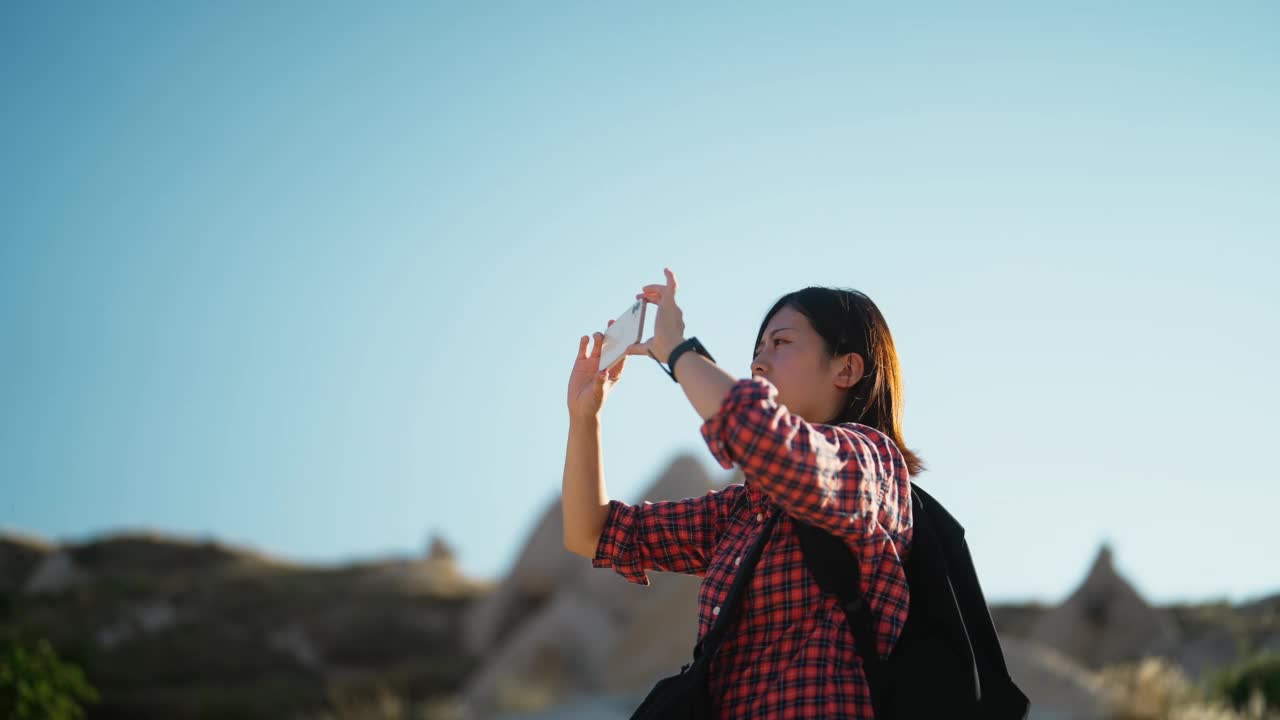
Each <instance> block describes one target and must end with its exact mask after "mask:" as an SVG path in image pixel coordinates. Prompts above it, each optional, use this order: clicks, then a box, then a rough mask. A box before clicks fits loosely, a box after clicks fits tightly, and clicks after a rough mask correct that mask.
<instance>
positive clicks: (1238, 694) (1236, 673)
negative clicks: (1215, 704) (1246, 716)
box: [1209, 653, 1280, 709]
mask: <svg viewBox="0 0 1280 720" xmlns="http://www.w3.org/2000/svg"><path fill="white" fill-rule="evenodd" d="M1209 687H1210V691H1211V692H1212V693H1213V694H1214V695H1216V696H1218V697H1221V698H1222V699H1224V700H1226V701H1227V702H1229V703H1231V705H1233V706H1234V707H1235V708H1236V709H1240V708H1244V707H1245V706H1246V705H1248V704H1249V700H1250V698H1251V696H1252V695H1253V694H1254V693H1255V692H1256V693H1259V694H1261V696H1262V700H1263V702H1264V703H1265V704H1266V707H1267V708H1269V709H1280V653H1264V654H1262V655H1258V656H1256V657H1253V658H1250V659H1248V660H1245V661H1244V662H1241V663H1240V664H1238V665H1235V666H1234V667H1230V668H1227V669H1226V670H1223V671H1222V672H1220V673H1218V674H1217V675H1215V676H1214V677H1213V679H1212V680H1211V681H1210V683H1209Z"/></svg>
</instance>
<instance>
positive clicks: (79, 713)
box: [0, 639, 98, 720]
mask: <svg viewBox="0 0 1280 720" xmlns="http://www.w3.org/2000/svg"><path fill="white" fill-rule="evenodd" d="M97 701H98V692H97V691H96V690H94V689H93V687H92V686H90V685H89V682H88V681H87V680H85V677H84V672H83V671H82V670H81V669H80V668H79V667H77V666H75V665H73V664H71V663H68V662H65V661H63V660H60V659H58V655H57V653H55V652H54V651H53V646H52V645H50V644H49V641H47V640H44V639H40V640H36V641H34V642H24V641H21V640H16V639H11V640H6V641H5V643H4V646H3V648H2V649H0V715H2V716H3V717H5V718H10V719H11V720H82V718H84V716H85V712H84V708H83V707H81V703H82V702H84V703H93V702H97Z"/></svg>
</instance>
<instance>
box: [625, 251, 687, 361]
mask: <svg viewBox="0 0 1280 720" xmlns="http://www.w3.org/2000/svg"><path fill="white" fill-rule="evenodd" d="M662 271H663V272H664V273H666V275H667V283H666V284H665V285H645V286H644V287H643V288H641V290H640V292H639V293H638V294H637V295H636V299H637V300H644V301H645V302H650V303H653V304H654V305H657V306H658V316H657V318H655V319H654V321H653V337H651V338H649V339H648V340H646V341H644V342H641V343H632V344H631V345H628V346H627V350H626V354H627V355H647V354H649V353H650V352H652V354H653V356H654V357H656V358H657V359H658V362H661V363H666V362H667V357H669V356H670V355H671V351H672V350H674V349H675V347H676V345H679V344H680V343H681V342H682V341H684V311H683V310H681V309H680V306H679V305H676V275H675V273H673V272H671V269H670V268H663V269H662Z"/></svg>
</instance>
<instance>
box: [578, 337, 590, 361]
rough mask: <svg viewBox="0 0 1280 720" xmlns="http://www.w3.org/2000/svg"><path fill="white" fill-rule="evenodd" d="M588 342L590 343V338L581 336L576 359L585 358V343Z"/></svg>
mask: <svg viewBox="0 0 1280 720" xmlns="http://www.w3.org/2000/svg"><path fill="white" fill-rule="evenodd" d="M590 341H591V338H589V337H587V336H586V335H583V336H582V339H581V340H579V341H578V357H579V358H585V357H586V356H587V343H588V342H590Z"/></svg>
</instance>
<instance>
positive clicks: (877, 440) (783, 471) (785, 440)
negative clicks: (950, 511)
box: [701, 376, 911, 543]
mask: <svg viewBox="0 0 1280 720" xmlns="http://www.w3.org/2000/svg"><path fill="white" fill-rule="evenodd" d="M701 430H702V437H703V439H704V440H705V441H706V443H707V447H708V448H709V449H710V450H711V454H712V455H713V456H714V457H715V459H716V460H717V461H718V462H719V463H720V465H721V466H722V467H724V468H731V467H733V466H734V465H735V464H737V466H738V467H739V468H741V469H742V473H743V475H744V476H745V477H746V478H747V481H748V482H750V483H754V484H755V485H756V486H757V487H759V488H760V490H761V491H762V492H764V493H765V494H766V495H768V496H769V497H770V498H771V499H772V500H773V501H774V502H776V503H778V505H780V506H782V507H783V508H784V509H785V510H786V511H787V513H788V514H790V515H792V516H794V517H797V518H799V519H800V520H803V521H805V522H807V523H809V524H810V525H814V526H816V527H820V528H822V529H824V530H826V531H828V532H831V533H833V534H835V535H838V536H841V537H845V538H849V539H850V540H852V541H861V540H864V539H867V538H871V537H873V536H877V535H881V533H884V534H887V535H888V536H889V537H890V538H893V539H895V540H900V541H902V542H904V543H909V541H910V529H911V527H910V526H911V505H910V500H909V499H910V497H911V490H910V487H911V485H910V474H909V473H908V471H907V466H906V461H905V460H904V458H903V457H902V452H901V451H900V450H899V449H898V447H897V446H896V445H895V444H894V443H893V441H892V440H891V439H890V438H889V437H888V436H887V435H885V434H884V433H882V432H880V431H879V430H876V429H875V428H872V427H869V426H866V425H860V424H856V423H843V424H840V425H825V424H815V423H809V422H807V421H805V420H804V419H803V418H801V417H799V416H798V415H794V414H792V413H791V412H790V411H789V410H787V408H786V406H784V405H780V404H778V391H777V388H776V387H775V386H774V385H773V383H770V382H769V381H768V380H765V379H764V378H759V377H754V376H753V377H751V378H745V379H742V380H739V381H737V382H736V383H734V385H733V386H732V387H731V388H730V389H729V392H728V393H727V394H726V395H725V397H724V400H723V401H722V402H721V405H720V409H719V410H718V411H717V412H716V414H715V415H713V416H711V417H710V418H708V419H707V420H706V421H705V422H704V423H703V424H702V428H701ZM877 530H879V532H877Z"/></svg>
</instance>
